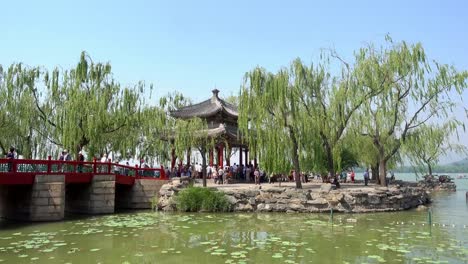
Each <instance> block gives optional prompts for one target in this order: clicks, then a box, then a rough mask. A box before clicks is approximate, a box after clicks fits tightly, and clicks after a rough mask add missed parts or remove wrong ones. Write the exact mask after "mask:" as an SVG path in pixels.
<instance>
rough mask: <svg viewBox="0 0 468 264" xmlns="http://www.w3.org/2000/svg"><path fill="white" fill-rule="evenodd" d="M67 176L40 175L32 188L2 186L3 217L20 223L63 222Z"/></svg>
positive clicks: (0, 190)
mask: <svg viewBox="0 0 468 264" xmlns="http://www.w3.org/2000/svg"><path fill="white" fill-rule="evenodd" d="M64 209H65V176H64V175H37V176H36V177H35V178H34V183H33V185H2V186H0V215H1V216H2V217H4V218H7V219H13V220H21V221H57V220H62V219H63V217H64V212H65V210H64Z"/></svg>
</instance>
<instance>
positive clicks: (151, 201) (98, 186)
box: [0, 175, 168, 221]
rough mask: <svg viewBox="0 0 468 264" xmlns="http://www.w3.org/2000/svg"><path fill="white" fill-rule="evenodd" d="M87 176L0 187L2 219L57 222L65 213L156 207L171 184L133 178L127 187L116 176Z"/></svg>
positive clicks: (43, 177) (47, 178)
mask: <svg viewBox="0 0 468 264" xmlns="http://www.w3.org/2000/svg"><path fill="white" fill-rule="evenodd" d="M87 177H88V178H87V180H85V181H83V180H80V182H76V181H75V182H73V180H71V181H67V180H66V178H65V175H36V176H34V182H33V184H32V185H31V184H22V185H0V217H3V218H6V219H12V220H21V221H57V220H62V219H63V218H64V216H65V213H66V212H67V213H79V214H92V215H95V214H111V213H114V211H115V209H116V208H125V209H150V208H152V207H153V206H155V205H156V202H157V201H156V199H155V197H158V194H159V189H161V186H162V185H163V184H165V183H167V182H168V181H167V180H152V179H134V184H133V185H126V184H119V181H118V180H116V176H115V175H88V176H87ZM127 180H128V179H127ZM67 182H68V183H67ZM127 184H128V182H127Z"/></svg>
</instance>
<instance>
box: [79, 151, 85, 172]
mask: <svg viewBox="0 0 468 264" xmlns="http://www.w3.org/2000/svg"><path fill="white" fill-rule="evenodd" d="M78 161H79V162H80V163H79V164H78V172H80V173H81V172H83V162H84V155H83V152H82V151H81V150H80V152H78Z"/></svg>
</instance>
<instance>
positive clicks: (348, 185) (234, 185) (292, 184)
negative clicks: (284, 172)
mask: <svg viewBox="0 0 468 264" xmlns="http://www.w3.org/2000/svg"><path fill="white" fill-rule="evenodd" d="M202 185H203V182H202V180H201V179H197V180H196V183H195V186H202ZM207 186H208V187H215V188H218V189H252V188H256V187H257V188H258V186H259V185H255V184H254V183H232V184H215V183H214V182H213V180H211V179H208V180H207ZM260 186H261V188H262V189H269V188H278V187H286V188H295V187H296V183H295V182H282V183H281V185H280V184H279V183H271V184H270V183H262V184H261V185H260ZM320 186H322V183H321V182H308V183H302V189H312V190H319V189H320ZM340 187H341V188H340V189H364V188H366V189H374V188H375V187H379V185H377V184H371V183H369V185H368V186H367V187H366V186H364V184H363V183H354V184H353V183H341V184H340Z"/></svg>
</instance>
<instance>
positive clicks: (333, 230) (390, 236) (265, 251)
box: [0, 192, 468, 263]
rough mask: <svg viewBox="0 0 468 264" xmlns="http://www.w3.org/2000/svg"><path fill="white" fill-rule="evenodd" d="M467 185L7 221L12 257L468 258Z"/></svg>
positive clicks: (0, 256) (0, 242)
mask: <svg viewBox="0 0 468 264" xmlns="http://www.w3.org/2000/svg"><path fill="white" fill-rule="evenodd" d="M465 205H466V201H465V192H457V193H453V194H441V195H438V196H437V197H436V200H435V202H434V204H433V205H432V212H433V223H434V225H433V226H430V225H428V219H427V212H426V211H421V212H418V211H405V212H397V213H378V214H361V215H352V214H335V215H334V219H333V220H334V221H333V223H331V222H330V218H329V214H165V213H153V212H140V213H133V214H117V215H109V216H102V217H91V218H84V219H83V218H82V219H73V220H69V221H64V222H57V223H46V224H22V225H18V224H11V223H3V225H2V226H1V230H0V261H4V262H7V263H67V262H68V263H380V262H386V263H467V259H468V227H466V225H468V223H467V220H466V219H468V210H467V208H466V206H465ZM464 225H465V227H464Z"/></svg>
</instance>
